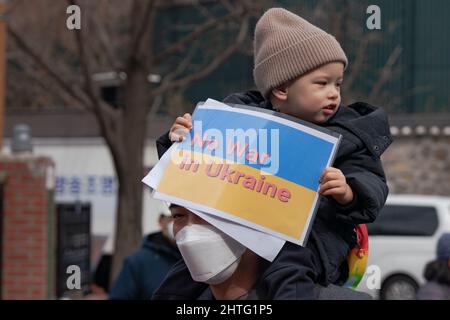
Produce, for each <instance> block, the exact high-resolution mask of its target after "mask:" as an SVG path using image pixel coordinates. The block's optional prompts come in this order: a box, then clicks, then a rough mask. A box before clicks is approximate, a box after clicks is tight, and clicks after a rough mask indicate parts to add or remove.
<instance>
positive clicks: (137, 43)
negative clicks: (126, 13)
mask: <svg viewBox="0 0 450 320" xmlns="http://www.w3.org/2000/svg"><path fill="white" fill-rule="evenodd" d="M138 1H142V0H138ZM136 3H137V2H136V1H135V5H134V8H133V14H132V16H137V15H138V13H139V11H140V10H139V9H140V7H139V6H138V5H137V4H136ZM154 6H155V0H148V1H147V5H146V6H145V10H144V16H143V17H142V21H141V22H140V23H139V25H138V26H137V28H136V30H135V32H134V34H133V40H132V43H131V46H130V47H131V51H130V58H131V59H135V60H136V61H137V60H139V54H140V47H141V44H142V42H143V41H142V39H143V37H144V35H145V31H146V29H147V27H148V21H149V18H150V16H152V12H153V8H154ZM132 18H133V17H132Z"/></svg>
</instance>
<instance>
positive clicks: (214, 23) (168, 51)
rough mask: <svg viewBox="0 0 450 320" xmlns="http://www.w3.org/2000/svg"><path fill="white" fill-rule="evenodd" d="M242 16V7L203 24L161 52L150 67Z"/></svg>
mask: <svg viewBox="0 0 450 320" xmlns="http://www.w3.org/2000/svg"><path fill="white" fill-rule="evenodd" d="M242 14H243V9H242V7H240V8H239V9H238V10H236V11H235V12H233V13H231V14H229V15H226V16H223V17H220V18H216V19H212V20H208V21H207V22H205V23H204V24H202V25H200V26H198V27H197V28H196V29H195V30H193V31H192V32H191V33H189V34H188V35H186V36H184V37H183V38H181V39H180V40H178V41H177V42H175V43H173V44H172V45H171V46H169V47H168V48H167V49H165V50H164V51H163V52H161V53H160V54H158V55H157V56H155V58H154V59H153V61H152V65H158V64H160V63H161V62H163V61H164V60H165V59H167V58H168V57H169V56H172V55H174V54H176V53H178V52H180V51H181V50H183V49H184V47H185V46H186V45H187V44H188V43H190V42H191V41H192V40H194V39H196V38H198V37H199V36H200V35H201V34H202V33H204V32H206V31H209V30H211V29H213V28H216V27H217V26H219V25H221V24H223V23H225V22H227V21H229V20H233V19H235V18H237V17H239V16H242Z"/></svg>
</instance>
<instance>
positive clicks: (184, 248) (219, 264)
mask: <svg viewBox="0 0 450 320" xmlns="http://www.w3.org/2000/svg"><path fill="white" fill-rule="evenodd" d="M175 239H176V241H177V245H178V248H179V249H180V252H181V255H182V256H183V259H184V261H185V262H186V265H187V267H188V269H189V272H190V273H191V276H192V279H194V281H198V282H206V283H208V284H218V283H222V282H224V281H225V280H227V279H228V278H229V277H231V275H232V274H233V273H234V271H236V268H237V266H238V264H239V261H240V259H241V256H242V254H243V253H244V251H245V250H246V247H245V246H243V245H241V244H240V243H239V242H237V241H236V240H234V239H233V238H231V237H229V236H227V235H226V234H225V233H223V232H222V231H220V230H219V229H217V228H215V227H213V226H212V225H207V224H191V225H187V226H185V227H184V228H183V229H181V230H180V231H178V233H177V234H176V236H175Z"/></svg>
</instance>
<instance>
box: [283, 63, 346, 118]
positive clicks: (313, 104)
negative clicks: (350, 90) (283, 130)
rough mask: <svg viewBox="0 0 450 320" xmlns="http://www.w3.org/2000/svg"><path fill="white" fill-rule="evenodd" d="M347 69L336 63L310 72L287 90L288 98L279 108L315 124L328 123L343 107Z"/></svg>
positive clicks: (284, 98) (285, 98) (285, 97)
mask: <svg viewBox="0 0 450 320" xmlns="http://www.w3.org/2000/svg"><path fill="white" fill-rule="evenodd" d="M343 75H344V65H343V64H342V63H340V62H333V63H328V64H326V65H323V66H322V67H320V68H318V69H315V70H314V71H312V72H309V73H307V74H305V75H303V76H301V77H300V78H298V79H296V80H295V81H294V82H292V83H291V84H289V85H288V86H287V87H286V88H285V96H284V97H283V98H282V99H281V100H280V99H278V100H277V101H278V102H277V105H276V107H277V108H278V109H279V110H280V112H282V113H286V114H289V115H292V116H294V117H297V118H299V119H303V120H306V121H309V122H314V123H319V124H320V123H324V122H326V121H327V120H328V119H329V118H330V117H331V116H332V115H333V114H334V113H336V111H337V109H338V108H339V104H340V103H341V93H340V89H341V83H342V81H343Z"/></svg>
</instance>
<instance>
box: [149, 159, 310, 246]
mask: <svg viewBox="0 0 450 320" xmlns="http://www.w3.org/2000/svg"><path fill="white" fill-rule="evenodd" d="M193 153H195V152H193ZM191 155H192V154H191ZM195 156H199V154H197V155H195ZM200 157H201V155H200ZM197 159H201V158H197ZM211 162H212V163H211ZM219 163H220V164H219ZM157 191H158V192H160V193H164V194H167V195H170V196H174V197H178V198H182V199H185V200H188V201H192V202H195V203H198V204H201V205H205V206H208V207H211V208H215V209H217V210H219V211H223V212H226V213H229V214H232V215H234V216H236V217H240V218H242V219H245V220H247V221H250V222H252V223H255V224H258V225H261V226H263V227H265V228H268V229H271V230H273V231H275V232H278V233H281V234H284V235H286V236H289V237H292V238H294V239H297V240H299V239H300V237H301V235H302V233H303V231H304V228H305V224H306V222H307V219H308V215H309V213H310V210H311V207H312V205H313V201H314V197H315V195H316V193H315V191H313V190H310V189H308V188H306V187H302V186H300V185H297V184H294V183H292V182H290V181H287V180H284V179H282V178H279V177H277V176H273V175H261V172H260V170H258V169H254V168H252V167H249V166H247V165H243V164H238V163H231V162H230V161H227V162H226V164H225V163H224V159H222V158H217V157H212V156H207V157H203V161H199V163H189V161H181V163H180V161H179V162H178V163H174V162H172V161H169V164H168V165H167V167H166V169H165V171H164V173H163V177H162V179H161V180H160V184H159V186H158V188H157Z"/></svg>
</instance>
